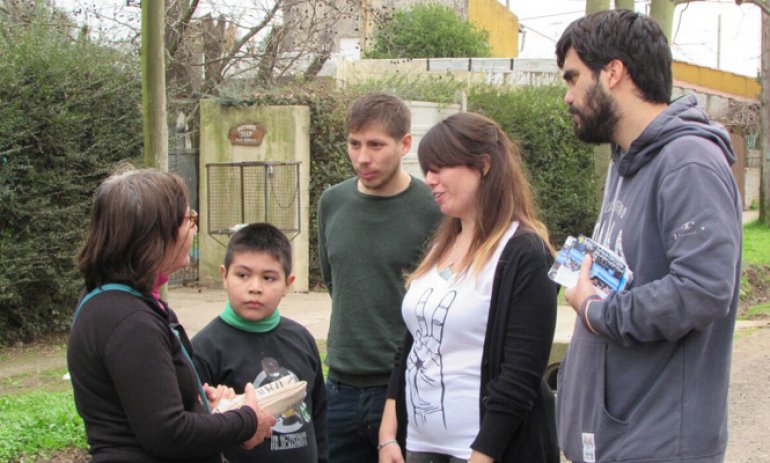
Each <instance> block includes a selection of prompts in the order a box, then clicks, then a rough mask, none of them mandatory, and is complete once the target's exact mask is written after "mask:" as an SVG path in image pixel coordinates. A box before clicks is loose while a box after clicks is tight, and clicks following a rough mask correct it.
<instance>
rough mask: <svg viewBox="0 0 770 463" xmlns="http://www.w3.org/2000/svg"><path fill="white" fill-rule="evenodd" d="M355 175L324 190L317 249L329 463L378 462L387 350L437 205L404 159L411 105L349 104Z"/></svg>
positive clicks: (399, 326) (371, 98) (398, 328)
mask: <svg viewBox="0 0 770 463" xmlns="http://www.w3.org/2000/svg"><path fill="white" fill-rule="evenodd" d="M346 125H347V129H348V156H349V157H350V161H351V163H352V165H353V169H354V170H355V172H356V174H357V176H356V177H353V178H351V179H349V180H346V181H344V182H342V183H339V184H337V185H334V186H332V187H330V188H329V189H327V190H326V191H325V192H324V193H323V195H322V196H321V200H320V202H319V206H318V249H319V259H320V262H321V271H322V273H323V278H324V282H325V284H326V287H327V288H328V290H329V294H330V295H331V297H332V314H331V321H330V326H329V336H328V339H327V349H328V351H327V358H326V361H327V363H328V365H329V378H328V381H327V383H326V388H327V393H328V396H329V408H328V414H327V418H328V438H329V461H330V463H348V462H350V463H368V462H372V463H376V462H377V447H378V445H379V444H380V443H379V442H378V441H377V434H378V430H379V426H380V419H381V418H382V408H383V405H384V403H385V393H386V391H387V384H388V379H389V377H390V372H391V370H392V368H393V355H394V354H395V352H396V347H397V346H398V345H399V343H400V342H401V341H402V340H403V337H404V330H405V328H404V322H403V319H402V317H401V299H402V298H403V296H404V275H405V274H406V273H408V272H410V271H411V270H413V268H414V266H415V265H416V264H417V263H418V262H419V260H420V257H421V256H422V253H423V251H424V247H425V244H426V243H427V241H428V239H429V238H430V236H431V234H432V233H433V230H434V228H435V226H436V224H437V223H438V221H439V219H440V217H441V213H440V211H439V209H438V206H437V205H436V203H435V201H434V200H433V196H432V194H431V192H430V190H429V189H428V187H427V186H425V184H424V183H423V182H422V181H421V180H418V179H416V178H414V177H412V176H411V175H409V174H408V173H407V172H406V171H404V169H403V168H402V166H401V160H402V159H403V157H404V156H405V155H406V154H407V152H409V148H410V146H411V144H412V135H411V133H410V126H411V115H410V112H409V108H407V107H406V105H405V104H404V103H403V102H402V101H401V100H400V99H398V98H397V97H395V96H393V95H388V94H384V93H370V94H367V95H364V96H362V97H360V98H359V99H357V100H356V101H355V102H354V103H353V105H352V106H351V107H350V109H349V110H348V114H347V119H346Z"/></svg>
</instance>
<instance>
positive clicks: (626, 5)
mask: <svg viewBox="0 0 770 463" xmlns="http://www.w3.org/2000/svg"><path fill="white" fill-rule="evenodd" d="M615 9H616V10H631V11H633V10H634V0H615Z"/></svg>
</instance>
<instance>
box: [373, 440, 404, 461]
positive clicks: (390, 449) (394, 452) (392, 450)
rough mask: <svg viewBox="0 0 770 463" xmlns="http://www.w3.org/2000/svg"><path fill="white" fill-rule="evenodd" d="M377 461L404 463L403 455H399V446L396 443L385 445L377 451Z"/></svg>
mask: <svg viewBox="0 0 770 463" xmlns="http://www.w3.org/2000/svg"><path fill="white" fill-rule="evenodd" d="M378 453H379V463H404V456H403V455H401V447H399V446H398V444H397V443H393V444H390V445H386V446H385V447H382V448H381V449H380V450H379V451H378Z"/></svg>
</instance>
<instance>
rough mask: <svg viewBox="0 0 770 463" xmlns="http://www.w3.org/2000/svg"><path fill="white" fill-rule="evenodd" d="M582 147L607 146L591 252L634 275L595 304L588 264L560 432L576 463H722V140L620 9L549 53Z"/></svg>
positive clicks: (731, 298)
mask: <svg viewBox="0 0 770 463" xmlns="http://www.w3.org/2000/svg"><path fill="white" fill-rule="evenodd" d="M556 55H557V63H558V65H559V67H560V68H561V69H562V70H563V77H564V80H565V82H566V83H567V93H566V95H565V97H564V101H565V103H566V104H567V106H568V107H569V111H570V112H571V113H572V114H573V125H574V129H575V133H576V134H577V136H578V137H579V138H580V139H581V140H583V141H586V142H589V143H607V142H610V143H612V147H613V155H612V163H611V165H610V168H609V173H608V176H607V183H606V186H605V191H604V201H603V204H602V209H601V212H600V216H599V219H598V221H597V224H596V227H595V228H594V233H593V239H594V240H595V241H597V242H599V243H601V244H603V245H604V246H606V247H608V248H610V249H611V250H613V251H615V252H616V253H617V254H619V255H620V256H621V257H623V258H624V259H625V260H626V262H627V264H628V266H629V267H630V269H631V270H632V271H633V272H634V280H633V282H632V284H631V287H630V288H629V289H627V290H623V291H618V292H613V293H610V294H609V296H607V297H606V299H602V298H601V297H599V296H598V295H597V291H596V289H595V288H594V287H593V285H592V284H591V281H590V279H589V269H590V259H589V258H587V259H585V262H584V263H583V267H582V268H581V275H580V278H579V282H578V285H577V286H576V287H573V288H570V289H568V290H567V291H566V292H565V295H566V298H567V301H569V303H570V304H571V305H572V307H573V308H574V309H575V311H576V312H577V315H578V317H577V320H576V323H575V327H574V332H573V335H572V341H571V343H570V346H569V350H568V351H567V355H566V358H565V361H564V362H563V363H562V367H561V368H560V371H559V378H558V384H559V393H558V395H557V423H558V431H559V444H560V446H561V448H562V450H563V452H564V454H565V456H566V457H567V458H568V459H570V460H572V461H578V462H603V461H613V462H653V461H654V462H658V463H660V462H684V461H687V462H690V463H692V462H721V461H723V460H724V455H725V448H726V445H727V388H728V381H729V377H730V358H731V351H732V336H733V328H734V325H735V315H736V310H737V306H738V291H739V280H740V267H741V206H740V197H739V194H738V189H737V187H736V185H735V180H734V179H733V176H732V173H731V172H730V164H732V163H733V162H734V160H735V155H734V153H733V149H732V145H731V142H730V137H729V135H728V134H727V132H726V131H725V130H724V129H723V128H722V127H721V126H718V125H717V124H714V123H712V122H711V121H709V119H708V117H707V116H706V114H705V113H704V112H703V110H702V109H700V108H699V107H698V105H697V100H696V98H695V97H694V96H692V95H689V96H685V97H682V98H680V99H678V100H677V101H674V102H672V103H669V101H670V99H671V88H672V76H671V50H670V48H669V45H668V42H667V40H666V37H665V35H664V34H663V31H662V30H661V29H660V27H659V26H658V25H657V24H656V23H655V22H654V21H652V20H651V19H650V18H648V17H646V16H644V15H641V14H638V13H635V12H632V11H628V10H612V11H603V12H600V13H596V14H593V15H590V16H587V17H585V18H581V19H578V20H577V21H575V22H573V23H572V24H571V25H570V26H568V28H567V29H566V30H565V31H564V34H563V35H562V37H561V38H560V39H559V42H558V43H557V45H556Z"/></svg>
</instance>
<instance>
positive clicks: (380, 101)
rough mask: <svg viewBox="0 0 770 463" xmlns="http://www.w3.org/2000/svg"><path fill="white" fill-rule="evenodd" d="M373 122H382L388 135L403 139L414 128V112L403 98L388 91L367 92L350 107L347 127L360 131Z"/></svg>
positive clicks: (349, 130) (346, 121)
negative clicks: (410, 110)
mask: <svg viewBox="0 0 770 463" xmlns="http://www.w3.org/2000/svg"><path fill="white" fill-rule="evenodd" d="M371 124H382V125H383V126H384V127H385V130H386V131H387V132H388V135H390V136H391V137H393V138H394V139H395V140H401V139H402V138H404V135H406V134H408V133H409V132H410V131H411V128H412V113H411V112H409V108H407V106H406V105H405V104H404V102H403V101H401V99H400V98H399V97H397V96H395V95H391V94H388V93H378V92H375V93H367V94H366V95H363V96H361V97H359V98H358V99H357V100H356V101H354V102H353V104H352V105H351V106H350V108H348V112H347V116H346V117H345V127H346V128H347V130H348V133H354V132H358V131H359V130H361V129H364V128H366V127H367V126H369V125H371Z"/></svg>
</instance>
